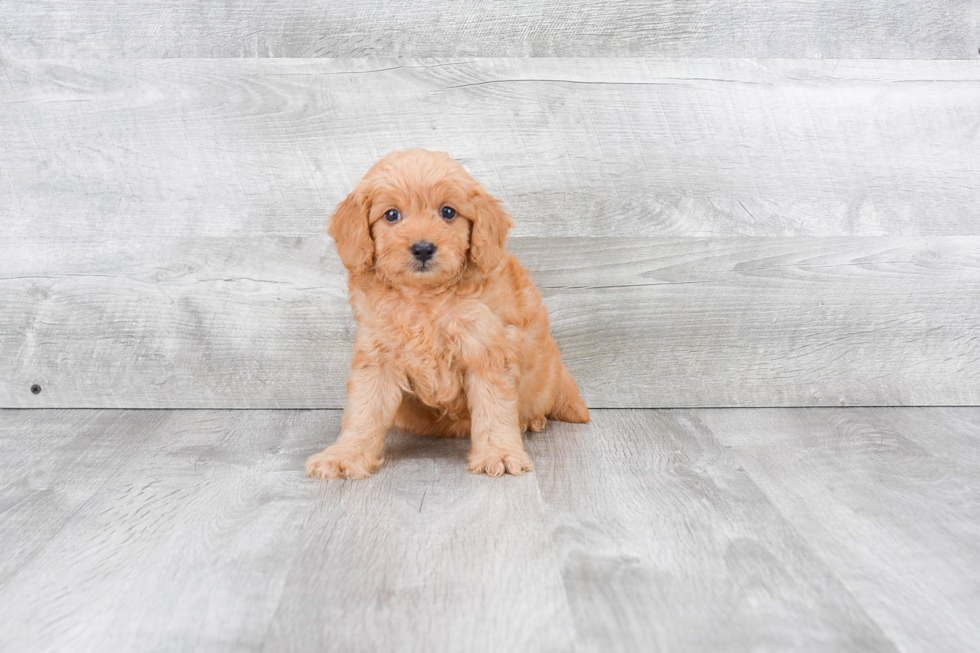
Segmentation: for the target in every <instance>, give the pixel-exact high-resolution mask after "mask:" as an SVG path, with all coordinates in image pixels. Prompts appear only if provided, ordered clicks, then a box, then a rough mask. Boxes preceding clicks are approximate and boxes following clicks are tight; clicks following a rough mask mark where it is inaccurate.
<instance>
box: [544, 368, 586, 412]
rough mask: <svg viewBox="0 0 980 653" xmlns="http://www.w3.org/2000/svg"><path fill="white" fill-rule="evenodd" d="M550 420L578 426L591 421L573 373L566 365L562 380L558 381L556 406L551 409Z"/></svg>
mask: <svg viewBox="0 0 980 653" xmlns="http://www.w3.org/2000/svg"><path fill="white" fill-rule="evenodd" d="M548 419H555V420H558V421H559V422H575V423H576V424H584V423H586V422H588V421H589V409H588V407H587V406H586V405H585V402H584V401H582V395H581V394H579V391H578V386H577V385H576V384H575V379H574V378H572V373H571V372H569V371H568V368H567V367H565V365H564V364H563V365H562V366H561V380H559V381H558V394H557V395H556V396H555V405H554V406H552V407H551V412H550V413H548Z"/></svg>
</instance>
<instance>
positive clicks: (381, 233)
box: [368, 170, 473, 287]
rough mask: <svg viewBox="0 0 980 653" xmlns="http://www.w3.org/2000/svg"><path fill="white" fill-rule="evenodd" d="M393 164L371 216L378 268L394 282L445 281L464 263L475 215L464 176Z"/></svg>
mask: <svg viewBox="0 0 980 653" xmlns="http://www.w3.org/2000/svg"><path fill="white" fill-rule="evenodd" d="M398 173H399V171H398V170H395V171H392V172H391V173H389V174H388V175H387V176H386V179H385V180H384V181H383V182H382V183H380V184H378V185H377V186H376V187H375V191H374V192H373V193H372V195H371V209H370V212H369V215H368V222H369V224H370V227H371V238H372V240H373V241H374V261H375V266H374V267H375V271H376V273H377V275H378V276H379V277H381V278H382V279H383V280H384V281H385V282H386V283H388V285H391V286H422V287H426V286H444V285H447V284H452V283H454V282H455V281H458V280H459V278H460V276H462V274H463V270H465V269H466V257H467V253H468V252H469V249H470V232H471V231H472V225H473V221H472V219H471V218H467V217H466V216H467V214H469V215H471V216H472V212H471V211H470V208H471V207H470V202H469V201H468V200H467V199H466V195H465V193H464V192H463V185H462V183H460V182H461V181H462V180H458V179H456V178H454V176H452V175H446V176H443V177H439V178H430V179H411V178H405V175H402V174H398Z"/></svg>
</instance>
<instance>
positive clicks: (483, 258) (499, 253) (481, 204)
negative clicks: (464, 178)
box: [470, 186, 514, 274]
mask: <svg viewBox="0 0 980 653" xmlns="http://www.w3.org/2000/svg"><path fill="white" fill-rule="evenodd" d="M470 201H472V202H473V207H474V215H473V233H472V234H471V235H470V259H471V260H472V261H473V263H474V264H475V265H476V267H477V269H478V270H479V271H480V272H482V273H483V274H489V273H490V272H491V271H492V270H493V269H494V268H496V267H497V266H498V265H500V261H501V260H503V258H504V253H505V252H504V242H505V241H506V240H507V231H508V230H509V229H510V228H511V227H512V226H514V223H513V221H512V220H511V219H510V215H509V214H508V213H507V209H505V208H504V205H503V202H501V201H500V200H498V199H497V198H495V197H492V196H491V195H490V194H489V193H488V192H487V191H486V190H485V189H484V188H483V187H482V186H478V187H477V188H476V190H474V191H472V192H471V193H470Z"/></svg>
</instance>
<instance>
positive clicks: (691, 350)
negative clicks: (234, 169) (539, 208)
mask: <svg viewBox="0 0 980 653" xmlns="http://www.w3.org/2000/svg"><path fill="white" fill-rule="evenodd" d="M510 248H511V250H512V251H514V252H515V253H516V254H517V256H518V258H519V259H520V260H522V261H523V262H524V264H525V265H526V266H527V267H528V269H529V270H530V271H531V273H532V276H533V278H534V279H535V281H536V283H537V284H538V286H539V288H540V289H541V292H542V294H543V295H544V298H545V302H546V304H547V305H548V308H549V311H550V314H551V320H552V328H553V332H554V333H555V336H556V339H557V341H558V344H559V347H560V348H561V349H562V352H563V356H564V359H565V361H566V362H567V364H568V365H569V367H570V368H571V370H572V371H573V373H574V374H575V375H576V378H577V379H578V381H579V384H580V386H581V387H582V389H583V394H584V397H585V399H586V401H587V402H588V403H589V405H590V406H593V407H639V408H644V407H671V406H758V405H783V406H786V405H929V404H939V405H943V404H959V405H969V404H976V403H980V347H978V345H980V340H978V338H980V334H978V332H977V329H976V323H977V316H978V315H980V295H978V294H977V292H976V289H977V288H978V287H980V254H978V252H980V238H977V237H970V238H952V237H947V238H921V239H911V238H733V239H721V238H677V239H670V238H667V239H658V238H639V239H623V238H607V239H602V238H600V239H595V238H561V239H544V238H541V239H538V238H515V239H513V240H512V243H511V246H510ZM0 294H2V297H3V300H4V308H5V310H4V311H2V312H0V405H3V406H8V407H144V408H160V407H195V408H208V407H211V408H214V407H222V408H248V407H252V408H255V407H266V408H324V407H325V408H340V407H342V406H343V402H344V388H345V382H346V376H347V371H348V368H347V361H348V359H349V352H350V346H351V342H352V341H353V335H354V330H355V324H354V322H353V318H352V317H351V314H350V309H349V307H348V306H347V303H346V280H345V273H344V271H343V269H342V267H341V266H340V262H339V260H338V259H337V257H336V254H335V252H334V251H333V245H332V243H331V242H330V240H329V238H327V237H326V236H320V237H316V238H286V237H254V238H251V237H250V238H245V237H241V238H233V237H229V238H203V237H195V238H183V239H172V240H167V239H159V240H158V239H147V240H132V241H93V242H83V243H79V242H68V241H46V240H41V241H34V242H31V243H29V244H25V243H24V242H23V241H21V242H17V243H13V244H11V243H7V244H6V245H0ZM35 383H37V384H40V385H41V386H42V392H41V394H39V395H33V394H32V393H31V391H30V387H31V385H32V384H35Z"/></svg>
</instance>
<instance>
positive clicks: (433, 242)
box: [330, 149, 511, 288]
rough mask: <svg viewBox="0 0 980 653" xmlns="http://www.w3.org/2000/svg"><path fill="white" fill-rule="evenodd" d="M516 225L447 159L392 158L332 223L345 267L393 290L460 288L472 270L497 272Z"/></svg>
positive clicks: (411, 154) (424, 155)
mask: <svg viewBox="0 0 980 653" xmlns="http://www.w3.org/2000/svg"><path fill="white" fill-rule="evenodd" d="M510 225H511V221H510V218H509V216H508V215H507V213H506V211H505V210H504V209H503V208H502V207H501V206H500V202H499V201H498V200H496V199H494V198H492V197H490V195H489V194H488V193H487V192H486V191H485V190H484V189H483V187H482V186H481V185H480V184H479V183H477V182H476V181H475V180H474V179H473V178H472V177H471V176H470V175H469V174H468V173H467V172H466V171H465V170H464V169H463V168H462V166H460V165H459V164H458V163H456V162H455V161H453V160H452V159H451V158H450V157H449V155H448V154H446V153H444V152H429V151H427V150H422V149H413V150H405V151H402V152H392V153H391V154H389V155H388V156H386V157H385V158H383V159H381V160H380V161H379V162H378V163H376V164H375V165H374V166H373V167H372V168H371V170H369V171H368V173H367V175H365V177H364V178H363V179H362V180H361V181H360V182H359V183H358V185H357V187H356V188H355V189H354V191H353V192H352V193H351V194H350V195H349V196H348V197H347V199H345V200H344V201H343V202H341V203H340V204H339V205H338V206H337V210H336V211H335V212H334V214H333V215H332V216H331V218H330V235H331V236H333V238H334V240H335V241H336V243H337V250H338V252H339V253H340V257H341V260H343V262H344V265H345V266H346V267H347V268H348V269H349V270H351V271H352V272H353V273H355V274H362V273H374V274H376V275H377V276H378V277H379V278H380V279H381V280H383V281H384V282H385V283H386V284H388V285H390V286H403V287H415V288H429V287H439V286H448V285H452V284H455V283H457V282H458V281H459V280H460V279H461V278H462V276H463V273H464V272H465V271H466V270H467V268H468V267H470V266H472V267H474V268H477V269H479V270H480V271H483V272H484V273H487V272H489V271H490V270H492V269H493V268H494V267H495V266H496V265H497V264H498V263H499V262H500V260H501V259H502V257H503V254H504V250H503V247H504V240H505V238H506V234H507V230H508V229H509V227H510Z"/></svg>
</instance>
